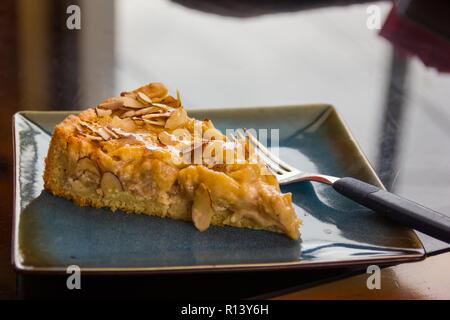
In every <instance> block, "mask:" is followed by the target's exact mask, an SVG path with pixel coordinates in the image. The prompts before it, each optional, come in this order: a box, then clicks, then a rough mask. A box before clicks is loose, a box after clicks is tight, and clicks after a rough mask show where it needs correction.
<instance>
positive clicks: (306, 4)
mask: <svg viewBox="0 0 450 320" xmlns="http://www.w3.org/2000/svg"><path fill="white" fill-rule="evenodd" d="M256 3H257V2H255V1H239V2H238V1H231V0H228V1H206V0H203V1H181V0H177V1H170V0H154V1H145V0H135V1H125V0H115V1H109V0H97V1H66V0H62V1H60V0H19V1H14V0H3V1H2V2H1V4H0V101H1V104H0V133H1V139H0V145H1V148H0V197H1V201H0V298H15V297H16V296H18V297H35V296H36V295H37V296H39V292H41V293H42V294H44V292H46V293H47V295H49V296H51V293H52V292H53V293H55V292H57V287H58V286H59V285H60V282H58V281H59V280H57V279H56V280H54V282H51V281H44V280H43V279H44V278H39V277H37V278H36V277H27V276H22V275H20V276H19V275H17V274H16V272H15V271H14V270H13V268H12V266H11V264H10V255H11V226H12V205H13V150H12V136H11V117H12V115H13V114H14V113H15V112H17V111H20V110H77V109H82V108H85V107H88V106H92V105H95V104H96V103H97V102H98V101H99V100H102V99H104V98H105V97H108V96H111V95H115V94H117V93H118V92H120V91H122V90H124V89H130V88H134V87H137V86H139V85H141V84H143V83H147V82H150V81H161V82H165V83H167V84H168V85H169V86H170V87H174V88H180V90H182V92H183V93H184V97H183V100H184V104H185V105H186V106H187V108H188V109H194V108H200V107H239V106H251V105H283V104H301V103H316V102H325V103H330V104H333V105H335V106H336V108H337V110H338V112H339V113H340V114H341V115H342V116H343V118H344V120H345V122H346V123H347V125H348V126H349V128H350V130H351V131H352V133H353V134H354V136H355V138H356V140H357V141H358V143H359V144H360V146H361V148H362V150H364V152H365V153H366V155H367V156H368V158H369V160H370V162H371V163H372V165H373V167H374V169H375V170H376V172H377V173H378V175H379V176H380V178H381V180H382V181H383V183H384V184H385V186H386V187H387V188H388V189H389V190H392V191H395V192H396V193H398V194H400V195H401V196H404V197H407V198H409V199H413V200H415V201H416V202H418V203H422V204H424V205H425V206H428V207H430V208H432V209H434V210H437V211H439V212H442V213H444V214H447V215H450V197H449V192H450V143H448V141H449V138H450V125H449V124H450V105H449V101H450V93H449V88H450V76H449V74H448V73H446V70H447V69H446V67H447V66H446V64H447V63H448V62H449V57H450V55H449V53H448V51H446V48H447V45H448V41H449V38H448V34H447V32H448V26H447V25H448V21H444V20H445V19H444V18H442V17H448V14H447V15H442V14H437V15H436V16H433V15H434V14H435V13H436V10H434V11H433V10H422V9H420V7H418V8H416V7H414V6H412V5H411V4H410V5H411V7H407V8H403V7H402V8H398V12H397V11H394V12H396V14H398V16H399V19H406V21H407V22H406V24H405V25H406V27H405V25H402V26H403V27H402V26H400V27H402V28H406V29H400V30H401V31H402V32H397V31H398V30H399V28H400V27H399V24H398V23H397V24H390V25H389V26H390V28H386V29H384V33H383V32H381V33H382V35H383V36H381V35H380V30H378V29H377V28H375V29H373V28H372V27H370V26H368V25H370V24H368V19H369V18H370V17H371V16H370V15H371V14H373V12H379V13H380V27H381V26H383V23H384V21H386V18H387V16H388V15H389V13H390V12H391V10H392V6H393V5H392V3H391V2H389V1H385V2H374V3H372V2H367V1H269V0H265V1H260V2H258V4H256ZM412 3H415V1H412ZM430 3H431V2H430ZM71 4H76V5H78V6H79V7H80V8H81V29H79V30H77V29H74V30H70V29H68V27H67V18H68V16H69V15H68V14H67V13H66V10H67V7H68V6H69V5H71ZM371 5H374V6H375V7H372V9H371V10H368V8H369V6H371ZM374 8H375V9H374ZM373 10H375V11H373ZM377 10H378V11H377ZM408 10H409V11H408ZM443 10H448V7H440V9H439V10H437V11H439V12H442V11H443ZM433 12H435V13H433ZM447 13H448V11H447ZM425 14H426V15H425ZM430 17H431V18H430ZM447 20H448V19H447ZM390 21H393V20H390ZM396 21H397V20H396ZM396 21H394V22H396ZM402 21H403V20H402ZM429 21H433V23H427V22H429ZM397 22H398V21H397ZM439 22H440V23H439ZM410 23H412V25H410ZM414 28H419V29H420V30H421V31H420V30H419V31H417V30H416V29H414ZM415 30H416V31H415ZM419 36H420V39H421V40H420V45H419V46H418V45H417V43H416V41H415V39H418V37H419ZM418 47H420V48H419V49H418ZM424 48H425V49H424ZM415 50H419V51H420V50H421V51H420V52H419V51H417V52H415ZM438 70H440V71H441V72H439V71H438ZM237 116H238V115H237ZM421 237H422V240H423V242H424V244H425V247H426V249H427V252H429V253H430V255H433V254H435V256H433V257H429V258H427V259H426V260H424V261H422V262H416V263H411V264H404V265H399V266H393V267H389V268H386V269H384V270H383V271H382V290H381V291H377V292H375V291H369V290H368V289H367V287H366V286H365V280H366V278H367V274H366V273H365V271H364V270H319V271H312V272H307V273H297V274H292V275H291V278H290V279H295V280H291V281H288V280H286V279H281V278H277V277H278V275H276V274H266V273H264V274H262V276H266V277H272V278H273V281H272V282H271V283H270V284H268V285H267V286H266V287H264V286H262V285H261V283H260V281H259V280H258V279H259V278H258V277H259V276H261V274H258V275H250V276H249V278H248V281H249V282H248V285H249V288H248V290H247V291H245V292H244V293H243V295H241V296H239V297H250V296H261V297H274V296H279V297H281V298H286V299H291V298H294V299H308V298H342V299H345V298H367V299H373V298H386V299H395V298H408V299H409V298H411V299H417V298H425V299H434V298H447V299H448V298H450V290H448V289H449V288H450V276H449V275H448V273H447V271H446V266H448V265H449V263H450V256H449V254H448V253H447V254H438V253H440V252H445V251H446V250H448V245H446V244H444V243H441V242H439V241H436V240H434V239H432V238H429V237H425V236H421ZM216 277H217V279H219V278H220V277H222V278H221V279H222V280H220V281H222V282H223V283H224V285H225V283H226V282H229V281H230V279H231V280H232V279H237V278H239V277H241V278H243V277H244V275H239V274H237V275H234V276H231V277H230V276H227V275H225V276H216ZM233 277H234V278H233ZM278 279H280V280H279V281H278ZM55 281H56V282H55ZM115 281H117V282H115ZM177 281H178V280H176V279H173V278H172V279H170V278H164V277H163V278H154V279H150V280H148V279H147V280H145V281H136V286H137V285H139V283H141V285H142V284H148V285H150V283H151V284H154V283H160V284H161V285H162V286H164V285H167V284H170V286H171V288H177V283H180V282H177ZM183 281H186V282H183V284H184V285H191V286H192V285H194V284H195V283H198V281H205V282H206V281H207V279H205V278H204V277H202V276H197V278H190V279H185V280H183ZM324 281H325V282H327V283H323V282H324ZM123 282H125V281H124V280H123V279H122V280H121V279H115V278H108V280H107V281H106V280H103V279H97V280H92V285H91V293H93V294H95V293H96V292H97V293H98V292H101V290H100V288H103V289H105V288H109V286H111V283H117V284H118V283H122V284H123ZM50 283H53V284H50ZM106 283H108V284H106ZM286 290H287V291H286ZM182 292H186V294H188V291H182ZM167 296H168V297H170V292H168V293H167ZM227 297H228V296H227Z"/></svg>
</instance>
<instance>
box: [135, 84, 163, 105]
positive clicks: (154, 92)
mask: <svg viewBox="0 0 450 320" xmlns="http://www.w3.org/2000/svg"><path fill="white" fill-rule="evenodd" d="M135 92H142V93H144V94H145V95H146V96H147V97H149V98H150V99H152V101H155V99H153V98H164V97H166V96H167V93H168V90H167V87H166V86H165V85H164V84H162V83H160V82H152V83H149V84H147V85H145V86H142V87H140V88H139V89H137V90H135Z"/></svg>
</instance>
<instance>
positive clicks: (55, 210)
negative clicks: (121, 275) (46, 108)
mask: <svg viewBox="0 0 450 320" xmlns="http://www.w3.org/2000/svg"><path fill="white" fill-rule="evenodd" d="M68 114H69V113H68V112H31V111H30V112H19V113H17V114H16V115H15V116H14V137H15V140H14V145H15V219H14V228H13V232H14V235H13V263H14V265H15V267H16V268H17V269H18V270H21V271H30V272H32V271H39V272H53V271H54V272H64V271H65V270H66V267H67V266H69V265H78V266H80V267H81V268H82V270H83V271H86V272H169V271H178V272H179V271H203V272H207V271H214V270H242V269H252V270H254V269H285V268H286V269H287V268H315V267H328V266H343V265H365V264H392V263H397V262H405V261H415V260H420V259H423V258H424V249H423V247H422V244H421V243H420V241H419V240H418V238H417V236H416V234H415V233H414V232H413V231H412V230H409V229H407V228H404V227H401V226H399V225H396V224H394V223H391V222H390V221H388V220H386V219H385V218H383V217H382V216H381V215H379V214H376V213H374V212H371V211H370V210H368V209H365V208H363V207H361V206H359V205H357V204H356V203H354V202H352V201H350V200H347V199H345V198H344V197H342V196H341V195H339V194H337V193H336V192H335V191H334V190H333V189H332V188H330V187H328V186H324V185H320V184H311V183H309V182H302V183H296V184H293V185H288V186H284V187H283V188H282V189H283V191H284V192H292V194H293V202H294V205H295V208H296V211H297V214H298V215H299V216H300V217H301V219H302V220H303V226H302V229H301V233H302V235H301V239H300V240H298V241H293V240H291V239H288V238H287V237H285V236H283V235H280V234H276V233H271V232H266V231H255V230H249V229H240V228H232V227H216V226H211V227H210V228H209V229H208V230H207V231H206V232H198V231H197V230H196V229H195V228H194V226H193V225H192V224H191V223H187V222H183V221H176V220H169V219H161V218H157V217H149V216H144V215H131V214H124V213H122V212H116V213H112V212H111V211H109V210H108V209H94V208H90V207H84V208H81V207H78V206H76V205H74V204H73V203H72V202H70V201H68V200H65V199H62V198H58V197H54V196H52V195H50V194H48V193H47V192H45V191H43V180H42V173H43V168H44V158H45V156H46V154H47V149H48V144H49V141H50V137H51V132H52V130H53V128H54V126H55V125H56V124H57V123H58V122H60V121H61V120H62V119H63V118H64V117H66V116H67V115H68ZM190 114H191V115H192V116H194V117H196V118H199V119H202V118H206V117H207V118H210V119H212V120H213V121H214V123H215V125H216V126H217V127H218V128H220V129H223V130H224V129H225V128H242V127H246V128H255V129H259V128H276V129H279V130H280V131H279V133H280V146H281V150H280V154H281V157H282V158H283V159H284V160H285V161H287V162H288V163H290V164H292V165H294V166H297V167H298V168H300V169H302V170H304V171H310V172H319V173H325V174H330V175H335V176H352V177H356V178H359V179H362V180H365V181H367V182H370V183H373V184H376V185H381V183H380V181H379V179H378V178H377V176H376V174H375V172H374V171H373V169H372V168H371V166H370V164H369V163H368V161H367V159H366V158H365V156H364V155H363V153H362V152H361V150H360V149H359V147H358V145H357V144H356V142H355V140H354V139H353V137H352V136H351V134H350V133H349V131H348V129H347V128H346V126H345V125H344V124H343V122H342V119H341V118H340V117H339V115H338V114H337V112H336V111H335V109H334V108H333V107H332V106H329V105H304V106H285V107H254V108H243V109H242V108H240V109H212V110H193V111H191V112H190ZM237 115H238V116H237Z"/></svg>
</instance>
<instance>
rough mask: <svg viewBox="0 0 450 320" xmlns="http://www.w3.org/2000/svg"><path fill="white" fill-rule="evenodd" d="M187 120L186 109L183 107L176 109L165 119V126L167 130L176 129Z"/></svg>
mask: <svg viewBox="0 0 450 320" xmlns="http://www.w3.org/2000/svg"><path fill="white" fill-rule="evenodd" d="M187 120H188V116H187V113H186V111H185V110H184V109H183V108H180V109H177V110H176V111H174V112H173V113H172V115H171V116H170V117H169V119H167V121H166V125H165V128H167V129H169V130H173V129H176V128H178V127H181V126H182V125H183V124H185V123H186V122H187Z"/></svg>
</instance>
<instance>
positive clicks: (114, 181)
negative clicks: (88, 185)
mask: <svg viewBox="0 0 450 320" xmlns="http://www.w3.org/2000/svg"><path fill="white" fill-rule="evenodd" d="M100 186H101V188H102V191H103V194H105V195H110V194H113V193H116V192H120V191H123V188H122V183H120V180H119V178H117V177H116V175H115V174H113V173H111V172H105V173H104V174H103V176H102V180H101V181H100Z"/></svg>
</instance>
